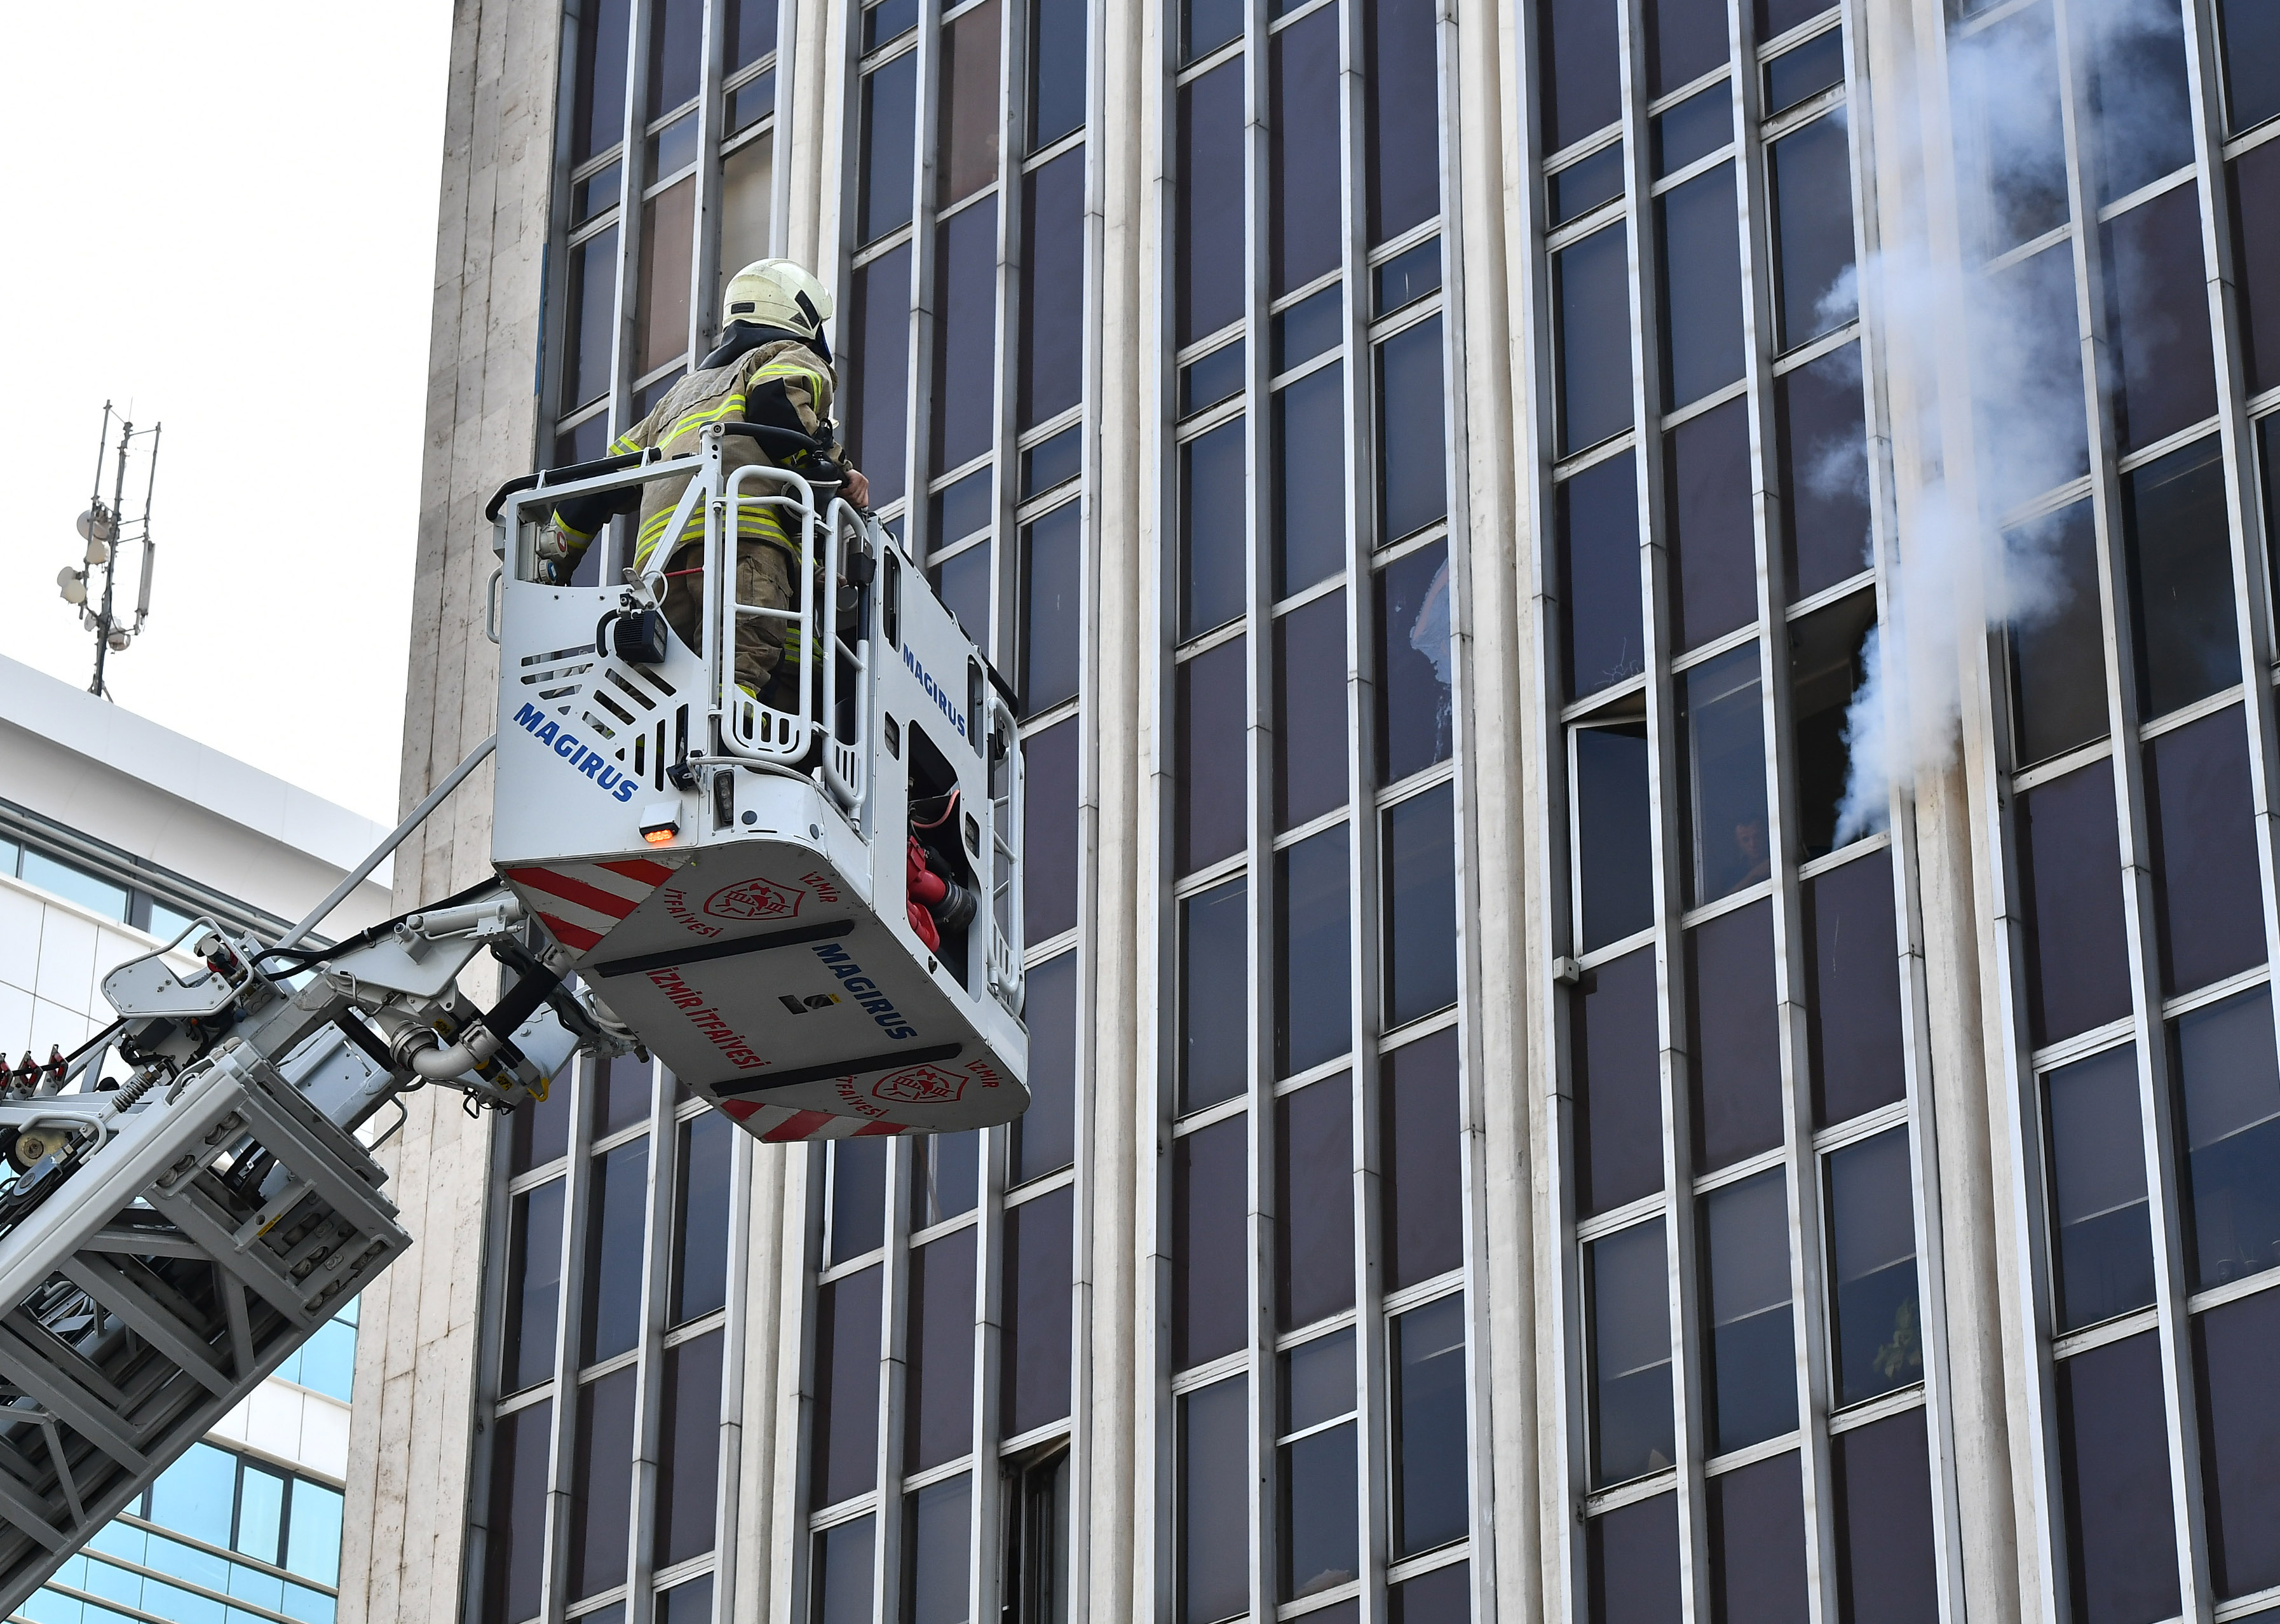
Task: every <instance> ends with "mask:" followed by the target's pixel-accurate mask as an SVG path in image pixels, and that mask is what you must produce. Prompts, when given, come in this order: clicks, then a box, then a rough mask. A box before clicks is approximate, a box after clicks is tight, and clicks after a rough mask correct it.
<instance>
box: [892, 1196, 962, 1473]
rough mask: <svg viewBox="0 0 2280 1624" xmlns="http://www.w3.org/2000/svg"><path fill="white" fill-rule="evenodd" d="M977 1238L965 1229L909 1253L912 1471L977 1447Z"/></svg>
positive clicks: (907, 1442) (908, 1449)
mask: <svg viewBox="0 0 2280 1624" xmlns="http://www.w3.org/2000/svg"><path fill="white" fill-rule="evenodd" d="M974 1233H975V1232H974V1229H973V1228H970V1227H969V1228H964V1229H960V1230H958V1231H957V1232H955V1233H954V1234H951V1235H944V1236H943V1237H942V1238H941V1239H940V1240H937V1241H933V1242H930V1243H928V1244H927V1245H924V1246H920V1247H914V1248H913V1250H912V1252H911V1277H910V1286H909V1293H910V1297H909V1303H908V1305H907V1306H906V1308H905V1313H906V1314H907V1315H908V1324H909V1329H908V1335H909V1338H910V1340H909V1343H908V1348H909V1355H908V1357H909V1361H910V1374H909V1375H908V1377H907V1379H906V1382H905V1389H904V1390H905V1400H904V1403H905V1415H904V1419H905V1425H906V1428H907V1431H906V1434H905V1439H904V1446H903V1447H904V1459H905V1462H906V1463H907V1464H906V1465H905V1466H904V1468H903V1469H904V1470H905V1471H906V1472H922V1471H924V1470H925V1469H926V1468H927V1467H928V1466H940V1465H941V1464H942V1463H943V1462H944V1461H945V1460H955V1459H958V1458H959V1456H960V1455H963V1454H965V1453H966V1452H967V1451H968V1450H970V1449H972V1448H973V1447H974Z"/></svg>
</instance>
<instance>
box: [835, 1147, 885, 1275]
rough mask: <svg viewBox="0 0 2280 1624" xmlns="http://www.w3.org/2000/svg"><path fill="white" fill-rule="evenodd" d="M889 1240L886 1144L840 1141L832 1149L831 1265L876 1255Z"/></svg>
mask: <svg viewBox="0 0 2280 1624" xmlns="http://www.w3.org/2000/svg"><path fill="white" fill-rule="evenodd" d="M886 1239H887V1142H886V1141H885V1140H883V1139H840V1140H835V1141H834V1142H833V1143H832V1146H831V1261H832V1262H834V1263H844V1262H846V1261H847V1260H848V1259H849V1258H859V1257H861V1256H862V1255H863V1254H864V1253H865V1252H867V1251H876V1250H877V1249H878V1248H879V1247H881V1246H882V1245H884V1244H885V1243H886Z"/></svg>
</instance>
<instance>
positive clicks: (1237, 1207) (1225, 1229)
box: [1172, 1117, 1251, 1370]
mask: <svg viewBox="0 0 2280 1624" xmlns="http://www.w3.org/2000/svg"><path fill="white" fill-rule="evenodd" d="M1250 1127H1251V1124H1250V1120H1249V1119H1248V1118H1246V1117H1231V1118H1229V1120H1226V1121H1224V1122H1214V1123H1213V1124H1212V1125H1211V1126H1210V1127H1209V1128H1198V1129H1197V1130H1196V1131H1195V1132H1194V1133H1192V1134H1187V1135H1182V1137H1180V1138H1179V1139H1177V1140H1175V1141H1174V1142H1173V1145H1172V1364H1173V1366H1174V1368H1175V1369H1179V1370H1185V1369H1186V1368H1188V1366H1191V1365H1201V1364H1205V1363H1206V1362H1207V1361H1209V1360H1212V1359H1215V1358H1218V1357H1219V1356H1220V1355H1221V1354H1222V1353H1231V1352H1233V1351H1235V1350H1236V1349H1237V1348H1240V1347H1241V1346H1243V1343H1244V1326H1245V1321H1246V1320H1247V1319H1248V1317H1249V1308H1248V1305H1249V1302H1250V1289H1251V1271H1250V1268H1249V1266H1248V1265H1249V1258H1250V1252H1251V1245H1250V1240H1249V1224H1248V1222H1247V1221H1246V1220H1245V1216H1244V1214H1245V1213H1246V1212H1248V1211H1249V1210H1250V1205H1251V1177H1250V1173H1249V1168H1248V1156H1249V1150H1248V1146H1249V1143H1250Z"/></svg>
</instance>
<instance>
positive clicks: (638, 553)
mask: <svg viewBox="0 0 2280 1624" xmlns="http://www.w3.org/2000/svg"><path fill="white" fill-rule="evenodd" d="M834 382H835V380H834V377H833V374H832V371H831V366H830V364H829V363H828V362H827V361H825V360H824V359H823V358H822V357H821V356H820V355H818V354H817V353H816V352H815V351H814V350H812V349H810V348H809V347H808V346H807V345H805V344H804V343H800V342H799V341H798V340H797V339H790V338H787V339H777V340H774V341H772V342H770V343H764V344H760V345H759V346H758V347H756V348H754V349H752V350H747V351H745V352H744V353H743V355H740V356H738V357H737V358H736V359H735V360H733V361H730V362H728V363H727V364H726V365H723V366H713V367H708V368H706V369H705V370H704V371H702V372H696V373H690V374H689V376H688V377H686V378H683V379H682V381H680V382H678V383H676V384H674V386H673V388H672V389H670V390H668V391H667V392H666V396H665V398H664V399H663V400H661V401H659V402H658V403H657V404H656V406H655V407H653V408H652V409H651V412H650V414H649V415H648V416H647V417H645V418H643V419H642V420H641V421H640V422H638V423H636V424H635V425H634V426H633V427H631V428H628V429H627V430H626V431H625V433H623V434H621V435H619V436H618V437H617V438H616V439H614V440H612V441H611V442H610V449H609V453H608V454H609V455H611V456H612V457H614V456H618V455H620V454H622V453H624V452H627V451H638V450H646V449H647V448H649V447H651V446H655V447H658V448H659V449H660V450H663V451H664V453H665V454H666V456H667V457H685V456H693V455H694V454H695V453H696V450H697V435H698V434H699V433H700V432H701V431H702V430H703V429H704V428H705V426H706V425H707V424H711V423H718V422H723V421H728V422H735V421H743V422H753V423H774V424H776V425H778V426H780V427H785V428H791V427H797V428H798V430H799V431H800V432H801V433H802V434H805V435H813V436H814V437H815V438H817V439H819V440H822V441H824V442H825V443H826V455H828V456H830V457H831V458H834V459H835V460H840V459H843V453H842V452H841V450H840V449H839V447H838V446H837V445H836V443H832V439H831V434H832V426H831V420H830V419H831V397H832V393H833V386H834ZM720 462H721V466H722V467H723V469H724V470H725V471H726V472H728V473H734V472H735V471H736V469H738V468H742V467H747V466H751V465H752V464H755V463H773V462H774V458H770V457H769V456H768V455H767V454H766V452H764V451H762V450H760V448H759V443H757V442H755V441H751V440H747V439H743V438H740V437H731V438H729V439H727V440H724V441H722V442H721V445H720ZM688 488H689V475H687V474H685V473H684V474H678V475H675V476H674V477H673V478H671V479H663V480H652V481H650V482H649V483H648V484H645V485H643V487H642V488H641V489H642V494H641V510H640V512H641V517H640V520H639V521H638V523H637V524H636V526H635V532H634V563H635V566H637V567H641V568H646V567H648V565H649V562H650V559H651V556H652V555H654V554H655V553H656V551H657V550H658V548H659V547H660V546H664V547H666V550H667V551H668V553H669V552H670V551H671V550H673V549H674V548H676V547H679V546H680V545H682V543H687V542H692V541H702V540H703V539H704V536H705V514H704V512H703V511H702V510H701V509H695V510H692V511H691V512H690V513H689V519H688V520H687V522H686V523H684V524H683V525H682V528H681V533H680V534H679V535H677V536H674V537H672V538H670V540H668V538H667V537H666V534H665V531H666V527H667V526H668V525H669V524H671V523H672V520H673V511H674V508H676V507H678V506H679V505H680V504H681V498H682V494H683V493H684V492H685V491H686V490H687V489H688ZM771 489H773V488H772V487H770V486H767V485H765V484H761V483H759V482H758V481H747V482H746V483H745V485H744V487H743V491H744V495H745V496H746V497H747V498H748V499H747V500H745V501H744V502H743V503H742V504H740V505H739V507H738V511H737V515H736V530H737V534H738V535H739V536H740V537H742V538H743V539H745V540H752V541H764V542H767V543H772V544H773V545H774V546H777V547H781V548H782V549H783V550H785V551H786V552H788V553H790V555H791V556H792V558H794V559H795V560H797V558H798V556H799V547H798V543H797V541H796V540H795V539H794V538H793V537H792V536H791V535H790V532H789V531H788V530H787V528H786V527H785V526H784V524H783V523H782V520H781V519H780V518H779V517H778V514H777V512H776V510H774V509H773V508H769V507H766V506H763V505H761V504H759V503H758V502H755V501H752V500H750V498H751V497H754V496H760V495H764V494H766V493H767V492H769V491H770V490H771ZM554 522H555V524H556V526H557V527H558V528H560V529H561V530H562V531H563V533H564V534H565V535H569V536H571V537H572V538H573V539H574V540H577V541H580V542H586V541H590V540H591V539H592V532H591V531H584V530H580V529H578V528H577V527H574V526H573V525H571V524H570V523H568V522H567V521H566V520H565V517H564V515H563V514H562V512H559V511H557V512H556V513H555V515H554Z"/></svg>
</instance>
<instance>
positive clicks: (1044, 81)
mask: <svg viewBox="0 0 2280 1624" xmlns="http://www.w3.org/2000/svg"><path fill="white" fill-rule="evenodd" d="M1090 10H1091V8H1090V6H1088V5H1086V4H1084V3H1083V0H1036V7H1035V9H1034V10H1032V11H1031V12H1030V13H1029V145H1030V148H1031V149H1032V150H1035V149H1036V148H1038V147H1045V146H1051V144H1052V143H1053V142H1056V141H1058V140H1059V139H1060V138H1061V137H1062V136H1064V135H1067V134H1068V133H1069V132H1070V131H1071V130H1073V129H1075V128H1076V127H1078V126H1080V125H1082V123H1083V122H1084V79H1085V36H1086V27H1087V20H1088V18H1089V15H1090ZM1055 162H1056V163H1058V162H1059V160H1058V159H1056V160H1055Z"/></svg>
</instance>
